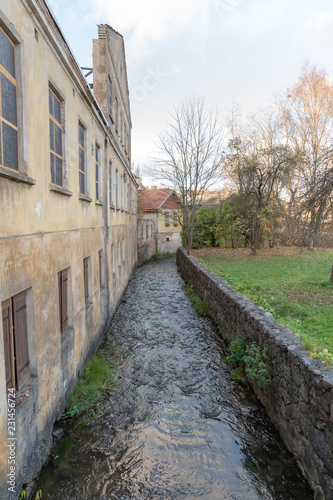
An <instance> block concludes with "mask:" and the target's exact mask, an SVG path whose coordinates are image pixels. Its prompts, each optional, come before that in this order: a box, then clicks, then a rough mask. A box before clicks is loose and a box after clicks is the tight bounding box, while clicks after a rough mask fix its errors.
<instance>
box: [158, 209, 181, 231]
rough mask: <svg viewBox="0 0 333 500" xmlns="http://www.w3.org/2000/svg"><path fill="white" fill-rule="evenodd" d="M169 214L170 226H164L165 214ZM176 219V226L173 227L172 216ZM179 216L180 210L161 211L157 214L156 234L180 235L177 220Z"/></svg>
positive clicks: (179, 226)
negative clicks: (171, 233)
mask: <svg viewBox="0 0 333 500" xmlns="http://www.w3.org/2000/svg"><path fill="white" fill-rule="evenodd" d="M166 213H168V214H169V224H170V226H166V225H165V214H166ZM175 214H176V217H177V226H175V225H174V215H175ZM180 214H181V210H171V209H170V210H163V211H161V212H159V214H158V232H159V233H170V232H173V233H180V232H181V230H182V228H181V225H180V223H179V218H180V216H181V215H180Z"/></svg>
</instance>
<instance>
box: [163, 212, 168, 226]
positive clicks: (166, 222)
mask: <svg viewBox="0 0 333 500" xmlns="http://www.w3.org/2000/svg"><path fill="white" fill-rule="evenodd" d="M164 223H165V224H169V214H168V213H165V214H164Z"/></svg>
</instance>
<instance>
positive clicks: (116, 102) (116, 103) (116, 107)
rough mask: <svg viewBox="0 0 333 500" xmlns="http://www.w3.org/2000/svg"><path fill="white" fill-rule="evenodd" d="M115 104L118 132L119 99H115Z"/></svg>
mask: <svg viewBox="0 0 333 500" xmlns="http://www.w3.org/2000/svg"><path fill="white" fill-rule="evenodd" d="M114 105H115V111H116V132H118V99H117V98H116V99H115V102H114Z"/></svg>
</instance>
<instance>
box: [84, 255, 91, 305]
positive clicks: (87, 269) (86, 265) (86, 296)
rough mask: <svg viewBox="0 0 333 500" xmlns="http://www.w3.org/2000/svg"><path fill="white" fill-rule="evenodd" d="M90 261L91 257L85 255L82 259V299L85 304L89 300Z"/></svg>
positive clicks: (88, 302)
mask: <svg viewBox="0 0 333 500" xmlns="http://www.w3.org/2000/svg"><path fill="white" fill-rule="evenodd" d="M90 261H91V258H90V256H89V257H86V258H85V259H83V277H84V299H85V304H86V305H88V304H90V302H91V288H90V274H91V269H90Z"/></svg>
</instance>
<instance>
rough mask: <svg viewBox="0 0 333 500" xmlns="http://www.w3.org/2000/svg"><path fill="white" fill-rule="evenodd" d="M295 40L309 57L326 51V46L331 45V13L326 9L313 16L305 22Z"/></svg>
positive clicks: (332, 31) (332, 26) (332, 35)
mask: <svg viewBox="0 0 333 500" xmlns="http://www.w3.org/2000/svg"><path fill="white" fill-rule="evenodd" d="M296 41H297V42H298V44H299V46H300V48H301V49H303V50H304V51H306V52H307V54H308V55H309V56H310V57H313V58H316V55H318V54H320V53H321V52H322V53H326V52H327V49H328V47H332V45H333V13H332V12H328V11H326V12H320V13H318V14H317V15H316V16H314V17H313V18H312V19H311V20H310V21H308V22H307V23H305V25H304V26H303V28H302V30H301V31H300V33H299V34H298V35H297V36H296Z"/></svg>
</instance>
